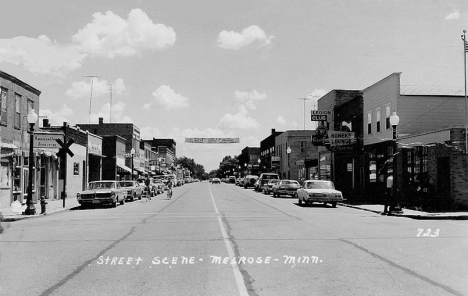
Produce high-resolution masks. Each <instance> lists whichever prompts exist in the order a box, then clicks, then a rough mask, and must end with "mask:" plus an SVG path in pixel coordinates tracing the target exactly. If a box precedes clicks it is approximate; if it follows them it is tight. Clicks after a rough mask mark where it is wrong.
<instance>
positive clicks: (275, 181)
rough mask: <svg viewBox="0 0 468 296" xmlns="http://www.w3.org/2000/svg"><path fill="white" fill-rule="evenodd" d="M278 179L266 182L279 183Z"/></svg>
mask: <svg viewBox="0 0 468 296" xmlns="http://www.w3.org/2000/svg"><path fill="white" fill-rule="evenodd" d="M279 181H280V180H278V179H274V180H270V181H269V182H268V183H270V184H275V183H279Z"/></svg>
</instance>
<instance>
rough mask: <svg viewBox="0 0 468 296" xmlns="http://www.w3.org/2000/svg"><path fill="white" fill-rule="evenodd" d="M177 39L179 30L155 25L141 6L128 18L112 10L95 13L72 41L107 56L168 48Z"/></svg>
mask: <svg viewBox="0 0 468 296" xmlns="http://www.w3.org/2000/svg"><path fill="white" fill-rule="evenodd" d="M175 41H176V33H175V32H174V30H173V29H172V28H171V27H167V26H165V25H163V24H154V23H153V21H152V20H151V19H150V18H149V17H148V15H147V14H146V13H145V12H143V11H142V10H141V9H133V10H132V11H130V13H129V15H128V18H127V19H126V20H124V19H122V18H121V17H120V16H118V15H115V14H114V13H113V12H112V11H108V12H106V13H105V14H101V13H99V12H96V13H94V14H93V21H92V22H91V23H89V24H87V25H86V26H85V27H84V28H83V29H81V30H79V31H78V32H77V33H76V34H75V35H74V36H73V42H75V43H76V44H77V45H79V47H80V49H81V50H82V51H83V52H86V53H89V54H91V55H96V56H105V57H108V58H114V57H116V56H133V55H136V54H138V53H139V52H140V51H142V50H147V49H151V50H155V49H164V48H168V47H170V46H172V45H174V43H175Z"/></svg>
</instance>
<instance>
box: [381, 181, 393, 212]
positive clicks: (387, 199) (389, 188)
mask: <svg viewBox="0 0 468 296" xmlns="http://www.w3.org/2000/svg"><path fill="white" fill-rule="evenodd" d="M392 189H393V176H392V175H390V176H388V177H387V189H386V192H385V194H384V199H385V200H384V211H383V214H384V215H385V214H389V213H390V210H389V207H390V208H391V205H392V199H393V192H392Z"/></svg>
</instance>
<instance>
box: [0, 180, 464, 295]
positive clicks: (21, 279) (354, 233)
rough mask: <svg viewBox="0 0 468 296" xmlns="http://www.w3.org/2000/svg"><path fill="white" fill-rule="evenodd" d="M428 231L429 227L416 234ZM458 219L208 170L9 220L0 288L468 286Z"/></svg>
mask: <svg viewBox="0 0 468 296" xmlns="http://www.w3.org/2000/svg"><path fill="white" fill-rule="evenodd" d="M426 235H427V236H426ZM467 247H468V221H453V220H413V219H407V218H400V217H391V216H382V215H379V214H376V213H372V212H366V211H361V210H357V209H353V208H348V207H342V206H338V207H337V208H331V207H324V206H322V205H313V206H310V207H300V206H298V205H297V200H295V199H291V198H285V197H283V198H274V197H272V196H267V195H264V194H262V193H257V192H254V191H253V190H252V189H243V188H241V187H237V186H235V185H231V184H219V185H218V184H209V183H207V182H201V183H192V184H186V185H184V186H182V187H177V188H175V189H174V196H173V198H172V200H165V195H164V194H163V195H159V196H157V197H155V198H153V200H152V201H150V202H146V201H144V200H142V201H135V202H128V203H126V204H125V205H123V206H118V207H117V208H96V209H86V210H77V209H76V210H71V211H64V212H61V213H57V214H54V215H50V216H43V217H40V218H36V219H25V220H21V221H16V222H12V223H11V224H10V225H9V227H8V228H7V229H5V232H4V233H3V234H2V235H1V240H0V252H1V258H0V288H1V290H0V294H1V295H468V282H467V281H466V279H467V278H468V257H467V255H466V254H467V251H468V248H467Z"/></svg>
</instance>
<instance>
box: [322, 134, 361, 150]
mask: <svg viewBox="0 0 468 296" xmlns="http://www.w3.org/2000/svg"><path fill="white" fill-rule="evenodd" d="M328 138H329V140H330V147H333V146H347V145H352V144H354V143H355V142H356V140H355V137H354V132H339V131H329V132H328Z"/></svg>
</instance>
